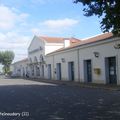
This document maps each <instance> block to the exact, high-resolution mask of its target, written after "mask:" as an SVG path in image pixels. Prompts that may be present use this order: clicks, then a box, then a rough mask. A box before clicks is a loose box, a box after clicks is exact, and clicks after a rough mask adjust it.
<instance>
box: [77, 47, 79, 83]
mask: <svg viewBox="0 0 120 120" xmlns="http://www.w3.org/2000/svg"><path fill="white" fill-rule="evenodd" d="M77 56H78V81H79V82H80V61H79V49H77Z"/></svg>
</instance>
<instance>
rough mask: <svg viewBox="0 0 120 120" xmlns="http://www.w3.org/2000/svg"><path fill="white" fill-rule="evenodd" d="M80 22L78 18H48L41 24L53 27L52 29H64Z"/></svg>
mask: <svg viewBox="0 0 120 120" xmlns="http://www.w3.org/2000/svg"><path fill="white" fill-rule="evenodd" d="M78 23H79V21H78V20H75V19H70V18H65V19H58V20H46V21H44V22H43V23H40V24H43V25H45V26H46V27H48V28H52V29H64V28H70V27H72V26H74V25H76V24H78Z"/></svg>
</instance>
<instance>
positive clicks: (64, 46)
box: [13, 33, 120, 85]
mask: <svg viewBox="0 0 120 120" xmlns="http://www.w3.org/2000/svg"><path fill="white" fill-rule="evenodd" d="M27 65H28V69H26V70H27V71H26V73H27V74H28V75H29V77H34V78H45V79H53V80H65V81H76V82H86V83H87V82H92V83H102V84H118V85H120V38H119V37H114V36H113V35H112V34H111V33H105V34H102V35H98V36H95V37H91V38H89V39H85V40H84V41H81V40H78V39H75V38H52V37H37V36H35V37H34V38H33V40H32V42H31V44H30V46H29V48H28V63H27ZM13 72H14V71H13Z"/></svg>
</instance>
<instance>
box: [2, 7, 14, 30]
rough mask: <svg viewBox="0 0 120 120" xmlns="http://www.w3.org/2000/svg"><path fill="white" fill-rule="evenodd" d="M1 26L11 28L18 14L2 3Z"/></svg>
mask: <svg viewBox="0 0 120 120" xmlns="http://www.w3.org/2000/svg"><path fill="white" fill-rule="evenodd" d="M0 13H1V14H0V28H1V29H9V28H12V27H13V26H14V22H15V19H16V14H14V13H13V12H12V11H11V10H10V9H9V8H8V7H6V6H3V5H0Z"/></svg>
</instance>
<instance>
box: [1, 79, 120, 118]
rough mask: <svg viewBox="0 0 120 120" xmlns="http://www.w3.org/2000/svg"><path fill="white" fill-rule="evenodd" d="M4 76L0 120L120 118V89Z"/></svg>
mask: <svg viewBox="0 0 120 120" xmlns="http://www.w3.org/2000/svg"><path fill="white" fill-rule="evenodd" d="M43 81H44V82H42V80H41V81H39V82H37V81H31V80H24V79H8V78H0V120H120V91H118V90H107V89H102V88H92V87H85V86H84V87H79V86H76V85H65V84H64V83H50V82H49V83H48V82H45V80H43Z"/></svg>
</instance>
